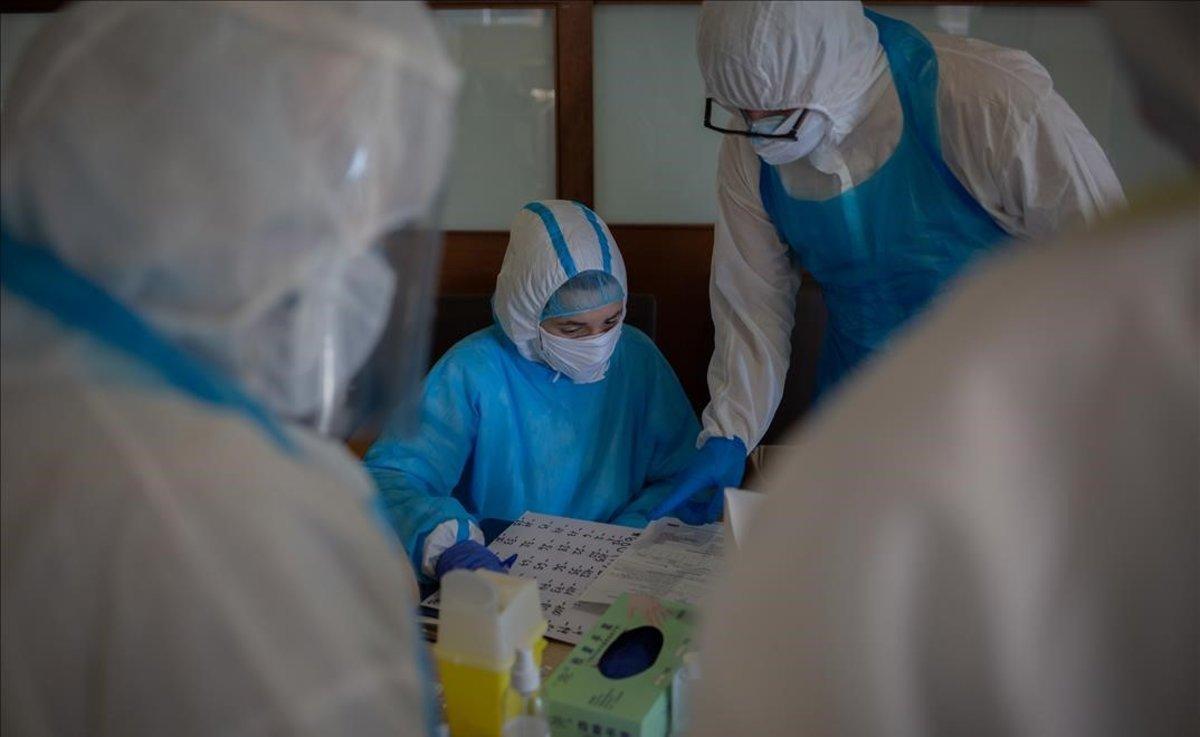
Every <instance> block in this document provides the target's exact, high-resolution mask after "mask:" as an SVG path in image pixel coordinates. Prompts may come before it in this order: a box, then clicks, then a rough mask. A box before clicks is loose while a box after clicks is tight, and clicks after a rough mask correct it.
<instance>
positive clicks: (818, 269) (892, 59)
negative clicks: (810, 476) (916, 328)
mask: <svg viewBox="0 0 1200 737" xmlns="http://www.w3.org/2000/svg"><path fill="white" fill-rule="evenodd" d="M867 17H868V18H870V19H871V20H872V21H873V22H874V23H875V25H876V26H877V27H878V29H879V41H880V43H881V44H882V46H883V49H884V52H885V53H886V54H887V60H888V65H889V66H890V68H891V74H892V79H893V81H894V82H895V86H896V93H897V95H898V97H899V98H900V106H901V110H902V111H903V113H904V129H903V132H902V133H901V135H900V140H899V142H898V143H897V144H896V149H895V151H893V152H892V155H891V157H890V158H888V160H887V161H886V162H884V164H883V166H881V167H880V168H879V170H878V171H877V172H876V173H875V174H874V175H872V176H871V177H870V178H868V179H866V180H865V181H863V182H861V183H859V184H858V185H857V186H855V187H853V188H852V189H850V190H848V191H846V192H843V193H842V194H841V195H839V196H837V197H832V198H830V199H827V200H801V199H796V198H794V197H792V196H791V195H789V194H788V192H787V190H786V189H785V187H784V184H783V182H782V180H781V178H780V174H779V171H778V169H777V168H776V167H774V166H771V165H769V164H767V163H765V162H763V164H762V168H761V169H760V175H759V190H760V192H761V196H762V201H763V207H764V209H766V211H767V213H768V214H769V215H770V216H771V222H772V223H773V224H774V225H775V228H776V230H777V231H778V233H779V238H780V240H781V241H783V242H784V243H786V244H788V246H790V247H791V248H792V250H793V251H794V253H795V256H796V258H797V260H798V261H799V262H800V264H801V265H802V266H803V267H804V268H805V269H806V270H808V272H809V273H810V274H812V275H813V277H814V278H815V279H816V280H817V281H818V282H819V283H820V284H821V289H822V292H823V294H824V298H825V306H826V308H827V311H828V314H829V319H828V323H827V327H826V331H825V338H824V342H823V344H822V346H821V356H820V361H819V364H818V367H817V391H818V394H821V393H823V392H825V391H827V390H828V389H830V388H831V387H833V386H834V385H835V384H836V383H837V382H838V381H839V380H840V379H841V378H842V377H844V376H845V375H846V374H847V373H849V372H850V371H851V370H852V369H854V367H856V366H857V365H858V364H859V363H860V362H862V361H863V360H864V359H865V358H866V357H868V356H869V355H870V354H872V353H874V352H875V351H876V350H878V349H879V348H880V347H882V345H883V344H884V343H885V341H886V340H887V339H888V337H889V336H891V335H892V334H893V333H894V332H895V331H896V330H897V329H898V328H899V327H900V326H901V325H903V324H904V323H905V322H906V321H907V320H908V319H909V318H911V317H912V316H914V315H916V314H917V313H919V312H920V311H921V310H922V309H923V308H924V307H925V306H926V305H927V304H928V303H929V301H930V300H931V299H932V298H933V297H934V296H935V295H936V294H937V293H938V291H939V290H940V289H942V287H943V286H944V285H945V284H946V283H947V282H949V281H950V280H952V279H953V278H954V277H955V276H956V275H957V274H958V273H959V272H961V271H962V269H963V268H964V267H966V266H967V265H968V264H969V263H971V262H972V261H973V260H974V259H975V258H977V257H978V256H979V255H981V254H983V253H986V252H988V251H990V250H992V249H993V248H995V247H996V246H998V245H1000V244H1002V243H1003V242H1005V241H1006V240H1008V238H1009V236H1008V234H1007V233H1006V232H1005V231H1004V230H1003V229H1002V228H1001V227H1000V226H999V225H997V224H996V222H995V221H994V220H993V219H992V217H991V216H990V215H988V213H987V211H986V210H984V209H983V207H982V206H981V205H980V204H979V203H978V202H976V201H975V199H974V198H973V197H972V196H971V195H970V193H968V192H967V190H966V189H965V188H964V187H963V186H962V185H961V184H960V183H959V181H958V180H957V179H956V178H955V176H954V174H953V172H951V171H950V169H949V167H948V166H947V165H946V162H945V160H944V159H943V158H942V151H941V139H940V136H939V132H938V113H937V88H938V65H937V56H936V55H935V54H934V50H933V47H932V46H931V45H930V43H929V41H928V39H926V38H925V37H924V36H922V35H921V34H920V32H918V31H917V30H916V29H914V28H913V27H912V26H909V25H908V24H906V23H903V22H901V21H897V20H894V19H891V18H888V17H886V16H882V15H879V14H877V13H872V12H870V11H867Z"/></svg>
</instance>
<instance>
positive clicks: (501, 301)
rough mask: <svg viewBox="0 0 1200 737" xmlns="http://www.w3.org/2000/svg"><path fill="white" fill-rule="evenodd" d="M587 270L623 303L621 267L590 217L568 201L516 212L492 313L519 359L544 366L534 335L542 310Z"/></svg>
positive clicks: (606, 235)
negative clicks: (607, 280) (610, 285)
mask: <svg viewBox="0 0 1200 737" xmlns="http://www.w3.org/2000/svg"><path fill="white" fill-rule="evenodd" d="M539 213H540V214H539ZM593 269H595V270H599V271H605V272H607V273H609V274H612V276H613V277H614V278H615V279H616V280H617V281H618V282H619V283H620V285H621V289H622V291H624V293H625V294H626V301H627V300H628V294H629V285H628V282H627V281H626V277H625V261H624V259H622V258H621V251H620V250H619V249H618V248H617V243H616V241H615V240H613V237H612V233H610V232H609V231H608V226H607V225H605V224H604V221H602V220H601V219H600V218H599V217H598V216H597V215H596V214H595V213H594V212H592V211H591V210H589V209H588V208H586V207H585V206H583V205H581V204H579V203H578V202H571V201H568V200H542V201H540V202H532V203H530V204H528V205H526V206H525V207H523V208H521V210H520V211H519V212H517V216H516V217H515V218H513V223H512V228H511V230H510V234H509V239H508V250H507V251H506V252H505V254H504V264H503V266H501V268H500V275H499V276H497V277H496V293H495V295H494V296H493V298H492V309H493V310H494V312H495V315H496V320H497V322H499V323H500V328H501V329H502V330H503V331H504V334H505V335H507V336H508V339H509V340H511V341H512V342H513V344H514V345H516V347H517V350H518V351H519V352H520V353H521V355H522V356H523V357H524V358H526V359H528V360H530V361H537V362H539V363H544V364H546V365H549V364H548V363H547V361H546V358H545V357H544V356H543V355H542V347H541V340H540V337H539V335H540V334H539V332H538V328H539V326H540V325H541V315H542V309H543V308H544V307H545V306H546V302H548V301H549V300H550V296H551V295H552V294H554V292H555V291H557V290H558V288H559V287H561V286H562V285H563V284H564V283H566V281H567V280H568V279H570V278H571V277H572V276H574V275H575V274H577V273H582V272H584V271H590V270H593Z"/></svg>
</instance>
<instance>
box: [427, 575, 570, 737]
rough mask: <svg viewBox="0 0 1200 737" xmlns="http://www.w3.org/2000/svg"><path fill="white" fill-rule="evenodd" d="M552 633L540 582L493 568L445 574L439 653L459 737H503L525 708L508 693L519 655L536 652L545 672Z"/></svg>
mask: <svg viewBox="0 0 1200 737" xmlns="http://www.w3.org/2000/svg"><path fill="white" fill-rule="evenodd" d="M545 634H546V620H545V619H543V618H542V608H541V605H540V603H539V599H538V590H537V583H536V582H535V581H532V580H530V579H523V578H517V577H515V576H506V575H504V574H500V573H492V572H491V571H461V570H459V571H451V572H449V573H447V574H446V575H445V576H443V577H442V602H441V609H440V611H439V613H438V641H437V644H436V645H434V648H433V652H434V658H435V659H436V660H437V665H438V672H439V674H440V676H441V680H442V689H443V692H444V694H445V698H446V719H447V721H448V722H449V723H450V734H451V735H452V737H500V735H501V733H502V731H503V729H504V723H505V722H506V721H507V720H508V718H509V717H510V716H512V715H513V714H515V713H516V709H517V707H518V705H519V704H518V703H517V699H516V697H515V696H514V695H513V693H512V692H511V691H510V689H509V678H510V673H511V671H512V665H513V660H514V658H515V654H516V651H517V650H518V649H529V650H532V651H533V654H534V658H535V660H536V661H537V664H538V667H539V668H540V667H541V663H542V651H543V650H544V649H545V647H546V641H545V640H544V639H543V635H545Z"/></svg>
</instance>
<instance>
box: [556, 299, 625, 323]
mask: <svg viewBox="0 0 1200 737" xmlns="http://www.w3.org/2000/svg"><path fill="white" fill-rule="evenodd" d="M620 311H621V303H620V302H613V303H612V304H607V305H603V306H601V307H597V308H596V309H594V310H588V311H587V312H583V313H580V314H578V315H566V316H563V317H558V318H554V321H555V322H557V323H558V324H560V325H571V324H577V325H581V324H583V323H584V322H587V321H589V320H599V319H608V318H610V317H613V316H614V315H615V314H616V313H618V312H620Z"/></svg>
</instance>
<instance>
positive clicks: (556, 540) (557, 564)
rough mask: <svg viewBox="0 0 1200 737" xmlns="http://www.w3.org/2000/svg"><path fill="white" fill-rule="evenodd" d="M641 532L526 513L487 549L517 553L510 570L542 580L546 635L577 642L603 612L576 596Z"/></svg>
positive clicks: (434, 602) (433, 599)
mask: <svg viewBox="0 0 1200 737" xmlns="http://www.w3.org/2000/svg"><path fill="white" fill-rule="evenodd" d="M641 534H642V531H641V530H638V529H635V528H633V527H622V526H620V525H607V524H603V523H600V522H587V521H584V520H576V519H568V518H566V517H555V516H553V515H548V514H536V513H534V512H526V513H525V514H523V515H521V518H520V519H518V520H517V521H515V522H513V523H512V524H511V525H510V526H509V527H508V528H507V529H506V530H505V531H504V532H502V533H500V535H499V536H498V537H497V538H496V539H495V540H493V541H492V544H491V545H489V546H488V548H489V549H490V550H491V551H492V552H494V553H495V554H496V555H498V556H499V557H500V560H507V559H508V557H509V556H511V555H512V554H513V553H516V554H517V560H516V562H515V563H514V564H513V567H512V570H511V571H510V572H511V573H512V575H514V576H520V577H522V578H532V579H535V580H536V581H537V582H538V595H539V596H540V597H541V603H542V613H543V614H544V615H545V617H546V622H547V624H548V625H549V628H548V630H547V632H546V637H549V638H550V639H553V640H561V641H563V642H568V643H571V644H575V643H578V642H579V641H580V640H581V639H583V636H584V634H585V633H587V631H588V629H590V628H591V626H592V625H593V624H594V623H595V621H596V620H597V619H598V618H599V616H600V614H603V612H604V609H601V610H600V611H599V612H596V611H595V609H594V608H583V609H581V608H577V607H576V606H575V602H576V599H578V597H579V594H581V593H583V591H584V590H585V589H587V588H588V586H590V585H591V584H592V582H593V581H595V580H596V579H598V578H599V577H600V576H601V574H603V573H604V571H605V569H607V568H608V566H609V564H610V563H611V562H612V561H613V560H614V559H615V558H616V557H617V556H619V555H621V554H622V553H623V552H625V551H626V550H629V549H630V547H631V546H632V545H633V543H634V541H635V540H637V539H638V537H639V536H640V535H641ZM439 601H440V599H439V595H438V594H433V595H432V596H430V597H429V598H427V599H426V600H425V601H424V602H422V604H424V605H425V606H428V607H432V608H434V609H436V608H437V607H438V602H439Z"/></svg>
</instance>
